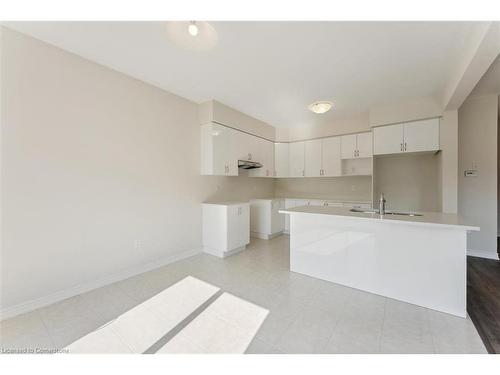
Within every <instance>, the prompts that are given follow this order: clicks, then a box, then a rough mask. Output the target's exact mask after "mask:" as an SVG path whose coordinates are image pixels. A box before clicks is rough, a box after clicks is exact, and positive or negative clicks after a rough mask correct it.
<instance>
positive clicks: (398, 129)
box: [373, 124, 403, 155]
mask: <svg viewBox="0 0 500 375" xmlns="http://www.w3.org/2000/svg"><path fill="white" fill-rule="evenodd" d="M401 152H403V125H402V124H396V125H388V126H380V127H377V128H374V129H373V154H374V155H383V154H398V153H401Z"/></svg>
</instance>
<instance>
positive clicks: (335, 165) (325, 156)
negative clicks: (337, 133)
mask: <svg viewBox="0 0 500 375" xmlns="http://www.w3.org/2000/svg"><path fill="white" fill-rule="evenodd" d="M321 154H322V157H321V159H322V162H321V165H322V169H323V176H340V175H341V174H342V161H341V159H340V137H332V138H325V139H323V141H322V145H321Z"/></svg>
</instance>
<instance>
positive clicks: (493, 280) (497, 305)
mask: <svg viewBox="0 0 500 375" xmlns="http://www.w3.org/2000/svg"><path fill="white" fill-rule="evenodd" d="M467 312H468V313H469V316H470V317H471V319H472V321H473V323H474V326H475V327H476V329H477V331H478V332H479V335H480V336H481V339H482V340H483V343H484V345H485V346H486V349H487V350H488V352H489V353H497V354H500V261H498V260H492V259H483V258H476V257H470V256H469V257H467Z"/></svg>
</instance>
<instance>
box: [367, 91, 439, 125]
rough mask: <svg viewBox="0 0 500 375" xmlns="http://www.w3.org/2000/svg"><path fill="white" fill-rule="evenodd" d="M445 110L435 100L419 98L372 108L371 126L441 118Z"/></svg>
mask: <svg viewBox="0 0 500 375" xmlns="http://www.w3.org/2000/svg"><path fill="white" fill-rule="evenodd" d="M442 113H443V109H442V107H441V105H440V104H439V102H438V101H437V100H436V99H435V98H417V99H412V100H404V101H401V102H397V103H388V104H386V105H380V106H374V107H372V108H370V126H379V125H387V124H395V123H398V122H405V121H413V120H422V119H426V118H432V117H439V116H441V114H442Z"/></svg>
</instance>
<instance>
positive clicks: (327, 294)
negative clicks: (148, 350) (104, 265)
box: [0, 236, 486, 353]
mask: <svg viewBox="0 0 500 375" xmlns="http://www.w3.org/2000/svg"><path fill="white" fill-rule="evenodd" d="M288 268H289V253H288V237H287V236H280V237H277V238H275V239H273V240H270V241H265V240H256V239H255V240H252V242H251V244H250V246H249V247H248V248H247V250H246V251H244V252H242V253H240V254H237V255H234V256H232V257H229V258H226V259H219V258H215V257H213V256H210V255H205V254H200V255H197V256H194V257H192V258H189V259H186V260H183V261H180V262H177V263H174V264H171V265H168V266H165V267H162V268H159V269H157V270H154V271H151V272H147V273H145V274H142V275H139V276H136V277H133V278H130V279H127V280H124V281H121V282H118V283H115V284H112V285H109V286H106V287H103V288H100V289H97V290H94V291H91V292H88V293H85V294H82V295H79V296H76V297H73V298H69V299H67V300H65V301H62V302H59V303H56V304H54V305H51V306H48V307H44V308H42V309H39V310H36V311H33V312H30V313H27V314H24V315H21V316H18V317H15V318H12V319H8V320H5V321H3V322H1V323H0V340H1V341H0V346H1V347H2V349H3V350H4V351H5V350H6V349H16V348H18V349H23V348H32V349H35V348H44V349H53V348H64V347H66V346H68V345H70V344H71V343H74V342H75V341H77V340H78V339H81V338H82V337H84V336H85V335H87V334H89V333H92V332H94V331H96V330H97V329H98V328H99V327H100V326H102V325H103V324H105V323H107V322H109V321H112V320H113V319H116V318H118V317H119V316H120V315H122V314H124V313H126V312H127V311H129V310H131V309H132V308H134V307H135V306H138V305H140V304H141V303H143V302H145V301H146V300H148V299H149V298H151V297H153V296H155V295H157V294H158V293H160V292H161V291H163V290H165V289H166V288H168V287H170V286H172V285H173V284H175V283H176V282H178V281H179V280H182V279H184V278H185V277H187V276H193V277H195V278H198V279H200V280H203V281H206V282H207V283H210V284H212V285H214V286H216V287H217V288H220V289H221V291H222V292H226V293H230V294H232V295H234V296H237V297H240V298H241V299H243V300H246V301H249V302H253V303H254V304H256V305H258V306H260V307H263V308H264V309H265V310H268V311H269V314H268V315H267V317H266V318H265V320H264V323H263V324H262V325H261V326H260V329H258V331H257V333H256V334H253V333H252V335H253V336H254V337H253V340H252V341H251V343H250V345H249V346H248V348H247V349H246V353H486V350H485V348H484V345H483V344H482V342H481V339H480V338H479V335H478V334H477V331H476V330H475V328H474V325H473V324H472V322H471V320H470V319H469V318H467V319H461V318H457V317H454V316H451V315H447V314H443V313H439V312H436V311H432V310H428V309H425V308H421V307H417V306H413V305H409V304H406V303H402V302H398V301H395V300H391V299H388V298H384V297H380V296H376V295H373V294H369V293H365V292H361V291H358V290H355V289H350V288H347V287H343V286H340V285H336V284H332V283H328V282H325V281H321V280H317V279H313V278H310V277H307V276H303V275H299V274H295V273H291V272H289V270H288ZM193 322H194V321H193ZM181 332H182V331H181ZM176 342H177V346H176V349H175V350H173V351H179V350H180V351H182V348H186V347H188V346H186V345H187V344H188V343H187V341H186V339H185V338H184V337H182V335H179V337H178V338H177V339H176ZM97 345H98V344H97V343H96V349H97ZM121 348H122V345H121V343H119V342H117V343H116V347H109V346H108V347H107V348H106V349H108V350H110V351H118V352H119V351H121ZM165 348H166V349H164V350H161V349H160V350H158V352H164V351H168V350H167V349H168V345H167V346H166V347H165ZM103 350H104V349H103ZM200 351H204V350H202V348H200ZM205 351H206V350H205Z"/></svg>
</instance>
